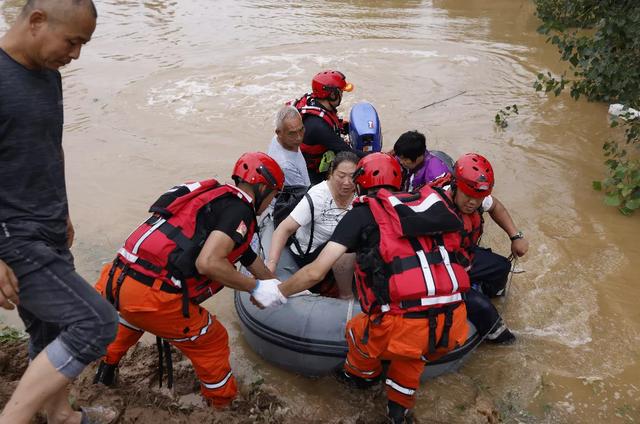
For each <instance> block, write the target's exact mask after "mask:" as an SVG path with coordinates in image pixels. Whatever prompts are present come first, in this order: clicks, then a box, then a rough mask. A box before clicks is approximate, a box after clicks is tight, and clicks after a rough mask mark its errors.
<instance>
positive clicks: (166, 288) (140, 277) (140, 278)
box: [115, 261, 182, 294]
mask: <svg viewBox="0 0 640 424" xmlns="http://www.w3.org/2000/svg"><path fill="white" fill-rule="evenodd" d="M115 266H116V267H118V268H120V269H121V270H123V273H124V274H125V275H126V276H127V277H131V278H132V279H134V280H136V281H137V282H139V283H141V284H144V285H145V286H147V287H153V286H154V283H155V281H156V280H157V278H153V277H150V276H148V275H146V274H143V273H141V272H138V271H136V270H134V269H131V268H130V267H128V266H127V267H126V269H125V266H126V264H125V263H124V262H122V261H117V262H116V264H115ZM160 291H163V292H166V293H172V294H178V293H182V290H181V289H179V288H178V287H176V286H174V285H172V284H169V283H167V282H166V281H163V282H162V284H161V285H160Z"/></svg>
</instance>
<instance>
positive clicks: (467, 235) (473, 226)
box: [429, 174, 484, 261]
mask: <svg viewBox="0 0 640 424" xmlns="http://www.w3.org/2000/svg"><path fill="white" fill-rule="evenodd" d="M453 182H454V181H453V176H452V175H451V174H445V175H444V176H442V177H440V178H438V179H436V180H434V181H432V182H431V183H429V185H430V186H431V187H436V188H441V189H442V191H443V192H444V193H445V194H446V196H447V199H448V201H449V203H450V205H451V208H452V209H453V210H454V211H455V212H456V214H457V215H458V217H460V219H461V220H462V223H463V228H462V230H461V231H460V237H461V245H462V247H463V248H464V249H465V251H466V252H467V257H468V258H469V261H471V260H472V259H473V250H474V248H475V247H476V246H477V245H478V243H479V242H480V237H482V229H483V224H484V219H483V218H482V208H479V209H477V210H475V211H473V213H470V214H469V213H462V212H461V211H460V210H459V209H458V207H457V206H456V204H455V201H454V193H453V189H452V184H453Z"/></svg>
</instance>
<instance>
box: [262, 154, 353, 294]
mask: <svg viewBox="0 0 640 424" xmlns="http://www.w3.org/2000/svg"><path fill="white" fill-rule="evenodd" d="M358 160H359V159H358V156H356V155H355V154H353V153H351V152H339V153H338V154H337V155H336V157H335V158H334V159H333V162H332V163H331V168H330V170H329V178H328V179H327V180H326V181H323V182H321V183H320V184H317V185H315V186H313V187H311V189H310V190H309V192H308V193H307V195H305V197H304V198H303V199H302V200H301V201H300V202H299V203H298V205H297V206H296V207H295V208H294V209H293V211H292V212H291V214H290V215H289V216H288V217H287V218H285V219H284V221H282V223H280V225H278V227H277V228H276V230H275V231H274V233H273V237H272V239H271V247H270V249H269V259H268V260H267V267H268V268H269V269H270V270H271V271H272V272H275V269H276V267H277V264H278V261H279V260H280V255H281V253H282V250H283V249H285V248H286V246H287V244H289V243H288V242H289V240H290V241H291V243H290V244H289V247H288V248H289V250H290V252H291V254H292V256H293V258H294V259H295V261H296V263H297V265H298V266H299V267H303V266H305V265H307V264H309V263H311V262H313V261H314V260H315V258H316V257H317V256H318V254H319V253H320V252H321V251H322V248H323V247H324V246H325V245H326V244H327V241H328V240H329V238H330V237H331V235H332V234H333V232H334V230H335V228H336V226H337V225H338V223H339V222H340V220H341V219H342V217H343V216H344V215H345V214H346V213H347V211H349V210H350V209H351V203H352V202H353V199H354V195H355V184H354V183H353V174H354V172H355V171H356V166H357V164H358ZM291 236H293V237H291ZM354 261H355V257H354V255H353V254H345V255H343V257H342V258H340V260H338V261H337V262H336V264H335V265H334V266H333V268H332V272H331V273H330V274H332V275H330V276H329V277H328V278H327V279H325V280H323V282H322V283H320V284H318V286H316V287H313V288H312V289H311V290H312V291H314V292H319V293H321V294H325V295H329V296H332V297H336V296H337V297H340V298H342V299H348V298H351V297H353V294H352V290H351V285H352V280H353V267H354ZM336 288H337V293H336V290H335V289H336Z"/></svg>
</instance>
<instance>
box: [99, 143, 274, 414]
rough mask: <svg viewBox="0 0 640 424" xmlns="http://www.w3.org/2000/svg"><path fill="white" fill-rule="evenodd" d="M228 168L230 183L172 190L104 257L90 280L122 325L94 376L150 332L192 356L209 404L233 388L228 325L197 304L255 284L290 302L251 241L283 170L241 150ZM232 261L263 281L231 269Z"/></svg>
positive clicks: (266, 294)
mask: <svg viewBox="0 0 640 424" xmlns="http://www.w3.org/2000/svg"><path fill="white" fill-rule="evenodd" d="M232 177H233V179H234V181H235V182H236V187H234V186H231V185H226V184H224V185H221V184H218V183H217V181H215V180H205V181H200V182H197V183H187V184H183V185H181V186H177V187H174V188H172V189H171V190H169V191H168V192H167V193H165V194H164V195H162V196H161V197H160V198H159V199H158V200H157V201H156V202H155V203H154V204H153V205H152V206H151V209H150V210H151V211H152V212H153V213H154V214H153V215H152V216H151V217H150V218H149V219H148V220H147V221H145V222H144V223H143V224H141V225H140V226H139V227H138V228H137V229H136V230H134V231H133V232H132V233H131V235H130V236H129V237H128V238H127V240H126V241H125V242H124V245H123V246H122V248H120V249H119V250H118V254H117V256H116V259H115V261H114V262H113V264H108V265H106V266H105V268H104V269H103V271H102V275H101V276H100V279H99V280H98V282H97V283H96V289H98V290H99V291H100V292H101V293H102V294H103V295H104V296H105V297H106V298H107V299H110V300H111V301H112V302H113V303H114V305H118V311H119V313H120V317H121V319H120V324H121V325H120V326H119V329H118V336H117V337H116V340H115V341H114V342H113V343H112V344H110V345H109V347H108V348H107V354H106V356H105V357H104V360H103V362H102V363H101V364H100V366H99V367H98V373H97V375H96V378H95V382H100V383H103V384H105V385H111V384H113V383H114V380H115V375H116V367H117V365H118V362H119V361H120V359H121V358H122V357H123V356H124V354H125V353H126V352H127V350H128V349H129V348H130V347H131V346H132V345H133V344H134V343H136V342H137V341H138V339H139V338H140V337H141V336H142V334H143V333H144V331H149V332H151V333H153V334H155V335H156V336H159V337H161V338H163V339H164V340H165V341H166V342H167V343H170V344H171V345H173V346H175V347H176V348H177V349H179V350H180V351H182V352H183V353H184V354H185V356H187V357H188V358H189V359H190V360H191V363H192V364H193V367H194V369H195V372H196V375H197V376H198V378H199V379H200V388H201V392H202V395H203V396H204V398H205V399H206V400H207V401H208V402H209V403H211V404H212V405H213V406H214V407H217V408H222V407H225V406H227V405H228V404H229V403H230V402H231V401H232V400H233V398H234V397H235V396H236V393H237V387H236V380H235V378H234V376H233V373H232V372H231V366H230V364H229V344H228V336H227V331H226V330H225V328H224V326H223V325H222V324H221V323H220V322H219V320H217V319H216V318H215V316H214V315H211V314H210V313H209V311H208V310H206V309H205V308H203V307H201V306H200V303H201V302H203V301H204V300H206V299H207V298H209V297H210V296H212V295H214V294H215V293H217V292H218V291H219V290H221V289H222V288H223V287H224V286H227V287H231V288H233V289H236V290H242V291H248V292H251V294H252V296H253V297H254V299H255V300H256V301H257V302H259V303H263V302H264V303H266V304H271V303H272V302H273V301H276V302H286V299H285V298H284V297H283V296H282V295H281V293H280V291H279V290H278V288H277V284H279V282H278V281H277V280H275V276H274V275H273V273H272V272H271V271H269V270H268V269H267V267H266V266H265V264H264V263H263V262H262V259H261V258H258V257H257V255H256V254H255V253H254V251H253V250H252V249H251V247H250V243H251V239H252V237H253V234H254V231H255V228H256V214H261V213H262V212H264V210H265V209H266V208H267V206H269V204H270V203H271V201H272V200H273V198H274V197H275V195H276V193H277V192H278V191H279V190H281V189H282V186H283V185H284V173H283V172H282V170H281V169H280V166H279V165H278V164H277V163H276V161H275V160H274V159H273V158H271V157H269V156H267V155H266V154H264V153H261V152H254V153H245V154H244V155H242V156H241V157H240V159H239V160H238V162H237V163H236V166H235V168H234V171H233V175H232ZM236 262H240V263H241V264H242V265H243V266H244V267H245V268H246V269H247V270H248V271H249V272H251V273H252V274H253V276H255V277H256V278H257V279H259V280H256V279H255V278H250V277H248V276H246V275H244V274H242V273H240V272H239V271H237V270H236V269H235V268H234V264H235V263H236ZM167 368H168V367H167ZM169 381H171V380H169Z"/></svg>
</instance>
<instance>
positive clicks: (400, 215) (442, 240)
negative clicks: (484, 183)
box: [354, 186, 470, 353]
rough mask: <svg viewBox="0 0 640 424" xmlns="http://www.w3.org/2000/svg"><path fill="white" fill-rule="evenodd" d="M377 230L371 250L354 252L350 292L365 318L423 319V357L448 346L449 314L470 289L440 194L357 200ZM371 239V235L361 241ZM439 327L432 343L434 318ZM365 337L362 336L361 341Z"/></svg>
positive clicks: (456, 227) (451, 215)
mask: <svg viewBox="0 0 640 424" xmlns="http://www.w3.org/2000/svg"><path fill="white" fill-rule="evenodd" d="M360 205H367V206H368V207H369V209H370V210H371V213H372V214H373V217H374V219H375V221H376V225H377V227H378V229H379V234H380V238H379V240H370V241H371V243H369V245H373V246H374V247H372V248H369V249H364V250H363V251H359V252H358V253H357V259H356V288H357V291H358V297H359V299H360V304H361V306H362V310H363V311H364V312H365V313H368V314H370V315H371V314H378V313H383V314H384V313H389V314H403V315H406V314H409V316H418V317H422V316H424V317H425V318H428V319H429V326H430V330H432V331H430V332H429V338H430V339H429V352H430V353H433V352H435V350H436V348H438V347H440V346H447V345H448V333H449V329H450V327H451V325H452V320H453V310H454V309H455V308H456V307H458V306H459V305H460V304H461V303H462V293H463V292H466V291H467V290H469V288H470V283H469V276H468V274H467V272H466V271H465V267H466V266H467V265H468V260H467V257H466V255H465V254H464V250H463V249H462V247H461V246H460V236H459V233H457V232H458V231H460V230H461V228H462V222H461V221H460V219H459V218H458V216H457V215H456V214H455V212H454V211H453V210H452V209H451V207H450V206H449V204H448V203H447V202H446V201H445V200H444V199H443V198H442V195H441V194H440V193H438V192H437V191H436V190H434V189H432V188H431V187H428V186H427V187H423V188H422V189H421V190H420V191H419V192H417V193H415V194H409V193H391V192H390V191H388V190H386V189H379V190H377V191H376V192H375V193H374V194H373V195H370V196H361V197H360V198H358V199H357V200H356V202H355V203H354V207H360ZM367 236H371V232H370V233H368V235H365V237H367ZM441 313H444V314H445V327H444V330H443V335H442V337H441V339H440V342H438V343H436V340H435V337H436V334H435V333H436V332H435V329H436V325H437V320H436V317H437V315H438V314H441ZM365 337H366V336H365Z"/></svg>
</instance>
